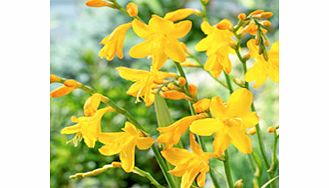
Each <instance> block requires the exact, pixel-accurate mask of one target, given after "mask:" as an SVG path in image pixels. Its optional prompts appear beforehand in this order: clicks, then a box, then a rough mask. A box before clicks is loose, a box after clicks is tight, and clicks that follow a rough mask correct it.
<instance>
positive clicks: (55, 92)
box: [50, 86, 75, 98]
mask: <svg viewBox="0 0 329 188" xmlns="http://www.w3.org/2000/svg"><path fill="white" fill-rule="evenodd" d="M74 89H75V88H74V87H66V86H61V87H59V88H57V89H54V90H53V91H51V92H50V97H52V98H58V97H62V96H64V95H67V94H69V93H71V92H72V91H73V90H74Z"/></svg>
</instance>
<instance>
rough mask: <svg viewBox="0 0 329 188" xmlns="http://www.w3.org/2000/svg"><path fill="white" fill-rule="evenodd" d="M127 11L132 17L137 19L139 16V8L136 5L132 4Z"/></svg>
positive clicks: (129, 4) (127, 7)
mask: <svg viewBox="0 0 329 188" xmlns="http://www.w3.org/2000/svg"><path fill="white" fill-rule="evenodd" d="M126 11H127V13H128V14H129V16H130V17H135V16H137V15H138V6H137V5H136V4H135V3H133V2H130V3H128V5H127V6H126Z"/></svg>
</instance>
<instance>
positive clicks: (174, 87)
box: [167, 83, 178, 90]
mask: <svg viewBox="0 0 329 188" xmlns="http://www.w3.org/2000/svg"><path fill="white" fill-rule="evenodd" d="M167 87H168V88H169V89H170V90H176V89H178V88H177V86H176V85H175V84H173V83H169V84H168V85H167Z"/></svg>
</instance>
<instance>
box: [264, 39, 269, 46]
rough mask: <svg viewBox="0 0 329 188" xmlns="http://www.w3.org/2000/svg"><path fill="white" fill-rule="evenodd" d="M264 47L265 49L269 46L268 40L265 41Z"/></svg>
mask: <svg viewBox="0 0 329 188" xmlns="http://www.w3.org/2000/svg"><path fill="white" fill-rule="evenodd" d="M265 46H267V47H269V46H270V41H269V40H268V39H266V40H265Z"/></svg>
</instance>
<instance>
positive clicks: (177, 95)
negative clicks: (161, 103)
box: [160, 90, 191, 100]
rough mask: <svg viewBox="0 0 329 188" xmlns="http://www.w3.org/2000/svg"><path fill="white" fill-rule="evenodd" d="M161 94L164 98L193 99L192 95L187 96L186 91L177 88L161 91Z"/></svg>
mask: <svg viewBox="0 0 329 188" xmlns="http://www.w3.org/2000/svg"><path fill="white" fill-rule="evenodd" d="M160 95H161V96H162V97H163V98H167V99H172V100H182V99H186V100H191V97H189V96H187V95H186V94H185V93H182V92H179V91H176V90H172V91H165V92H162V93H160Z"/></svg>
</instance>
